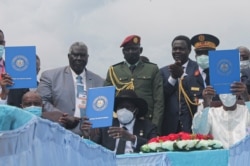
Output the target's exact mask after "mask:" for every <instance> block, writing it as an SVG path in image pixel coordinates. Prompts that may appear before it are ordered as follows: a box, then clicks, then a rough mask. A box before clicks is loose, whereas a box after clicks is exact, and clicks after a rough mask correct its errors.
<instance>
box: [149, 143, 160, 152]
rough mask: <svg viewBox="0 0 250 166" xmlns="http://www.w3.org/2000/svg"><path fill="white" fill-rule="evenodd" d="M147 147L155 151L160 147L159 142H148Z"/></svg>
mask: <svg viewBox="0 0 250 166" xmlns="http://www.w3.org/2000/svg"><path fill="white" fill-rule="evenodd" d="M148 147H149V148H150V149H151V150H152V151H156V150H157V148H161V143H157V142H151V143H149V144H148Z"/></svg>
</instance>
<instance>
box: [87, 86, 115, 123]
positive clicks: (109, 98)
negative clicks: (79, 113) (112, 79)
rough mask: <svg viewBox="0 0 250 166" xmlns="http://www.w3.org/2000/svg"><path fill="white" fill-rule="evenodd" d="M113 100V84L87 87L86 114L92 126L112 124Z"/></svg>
mask: <svg viewBox="0 0 250 166" xmlns="http://www.w3.org/2000/svg"><path fill="white" fill-rule="evenodd" d="M114 100H115V87H114V86H106V87H97V88H89V89H88V95H87V105H86V116H87V117H88V118H89V120H90V122H91V123H92V128H99V127H109V126H112V121H113V109H114Z"/></svg>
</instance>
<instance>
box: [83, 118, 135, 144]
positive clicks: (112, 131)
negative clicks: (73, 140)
mask: <svg viewBox="0 0 250 166" xmlns="http://www.w3.org/2000/svg"><path fill="white" fill-rule="evenodd" d="M91 127H92V123H91V122H90V121H89V119H88V118H87V117H83V123H82V125H81V131H82V132H83V136H84V137H85V138H87V137H89V136H90V135H89V133H90V129H91ZM108 134H109V136H110V137H112V138H114V139H118V138H120V139H124V140H126V141H131V142H133V143H134V142H135V139H136V138H135V136H134V135H133V134H130V133H129V132H128V131H127V130H125V129H124V128H122V127H115V126H112V127H110V128H109V130H108Z"/></svg>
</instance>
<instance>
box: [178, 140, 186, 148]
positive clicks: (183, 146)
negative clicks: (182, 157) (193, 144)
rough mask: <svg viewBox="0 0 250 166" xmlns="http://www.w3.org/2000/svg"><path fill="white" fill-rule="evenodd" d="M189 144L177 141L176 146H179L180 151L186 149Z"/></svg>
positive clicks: (184, 141)
mask: <svg viewBox="0 0 250 166" xmlns="http://www.w3.org/2000/svg"><path fill="white" fill-rule="evenodd" d="M187 144H188V140H180V141H176V146H177V147H178V148H179V149H185V147H186V146H187Z"/></svg>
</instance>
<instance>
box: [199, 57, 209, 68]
mask: <svg viewBox="0 0 250 166" xmlns="http://www.w3.org/2000/svg"><path fill="white" fill-rule="evenodd" d="M196 62H197V63H198V65H199V66H200V67H201V68H202V69H207V68H208V67H209V59H208V56H207V55H200V56H197V57H196Z"/></svg>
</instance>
